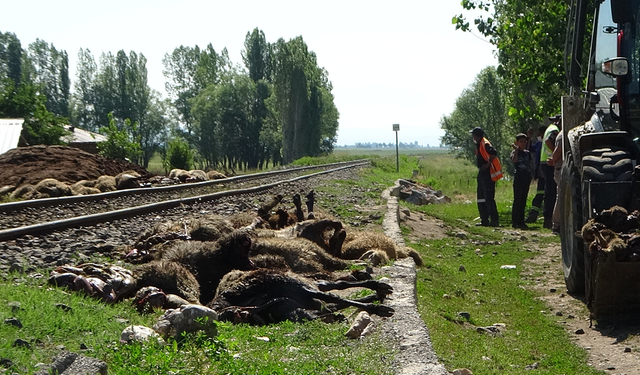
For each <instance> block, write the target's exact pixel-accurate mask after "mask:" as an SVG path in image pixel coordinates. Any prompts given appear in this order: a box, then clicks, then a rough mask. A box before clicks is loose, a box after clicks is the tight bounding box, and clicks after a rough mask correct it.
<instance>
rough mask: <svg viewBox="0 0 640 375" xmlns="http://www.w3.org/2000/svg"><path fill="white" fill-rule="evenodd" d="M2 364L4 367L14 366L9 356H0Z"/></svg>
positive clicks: (0, 364) (0, 363)
mask: <svg viewBox="0 0 640 375" xmlns="http://www.w3.org/2000/svg"><path fill="white" fill-rule="evenodd" d="M0 366H2V367H4V368H9V367H11V366H13V362H11V360H10V359H9V358H0Z"/></svg>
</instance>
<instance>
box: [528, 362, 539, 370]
mask: <svg viewBox="0 0 640 375" xmlns="http://www.w3.org/2000/svg"><path fill="white" fill-rule="evenodd" d="M539 366H540V364H539V363H538V362H534V363H533V364H530V365H528V366H525V368H524V369H525V370H535V369H537V368H538V367H539Z"/></svg>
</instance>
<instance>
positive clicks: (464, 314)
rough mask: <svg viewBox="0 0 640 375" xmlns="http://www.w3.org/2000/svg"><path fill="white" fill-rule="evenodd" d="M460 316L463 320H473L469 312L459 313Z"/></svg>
mask: <svg viewBox="0 0 640 375" xmlns="http://www.w3.org/2000/svg"><path fill="white" fill-rule="evenodd" d="M458 316H459V317H461V318H464V319H466V320H469V319H471V314H469V313H468V312H465V311H461V312H459V313H458Z"/></svg>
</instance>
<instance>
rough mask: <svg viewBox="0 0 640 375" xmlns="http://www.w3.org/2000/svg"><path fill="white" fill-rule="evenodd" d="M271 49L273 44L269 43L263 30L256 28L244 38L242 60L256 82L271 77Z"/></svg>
mask: <svg viewBox="0 0 640 375" xmlns="http://www.w3.org/2000/svg"><path fill="white" fill-rule="evenodd" d="M270 50H271V46H270V45H269V43H267V39H266V37H265V35H264V32H263V31H262V30H259V29H258V28H255V29H253V31H252V32H251V33H247V36H246V37H245V39H244V50H243V51H242V60H243V62H244V66H245V67H246V68H247V69H248V70H249V77H251V79H252V80H253V81H254V82H258V81H259V80H261V79H268V78H269V76H270V71H271V55H270Z"/></svg>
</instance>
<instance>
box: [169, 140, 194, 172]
mask: <svg viewBox="0 0 640 375" xmlns="http://www.w3.org/2000/svg"><path fill="white" fill-rule="evenodd" d="M163 163H164V165H165V168H166V169H174V168H179V169H185V170H190V169H191V167H192V166H193V151H192V150H191V148H190V147H189V143H188V142H187V141H185V140H184V139H181V138H174V139H172V140H171V141H170V142H169V143H168V144H167V152H166V156H165V158H164V160H163Z"/></svg>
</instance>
